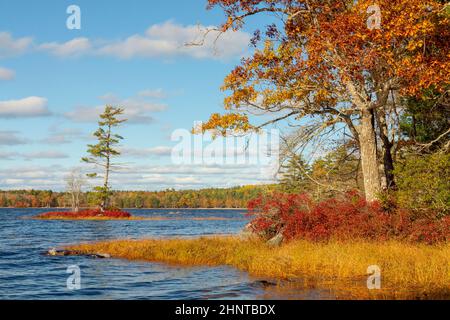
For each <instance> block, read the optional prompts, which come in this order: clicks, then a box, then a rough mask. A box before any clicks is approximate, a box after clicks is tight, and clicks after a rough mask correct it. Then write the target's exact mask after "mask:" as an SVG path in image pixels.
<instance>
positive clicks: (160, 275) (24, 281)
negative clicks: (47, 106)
mask: <svg viewBox="0 0 450 320" xmlns="http://www.w3.org/2000/svg"><path fill="white" fill-rule="evenodd" d="M42 212H45V210H43V209H0V230H1V238H0V299H259V298H263V299H277V298H317V297H320V298H331V297H332V295H331V294H330V293H327V292H324V291H321V290H308V291H307V292H301V291H299V290H298V289H292V290H289V289H287V290H286V289H284V290H282V291H280V290H279V289H277V288H279V287H277V286H272V285H271V284H270V283H268V282H266V281H259V279H254V278H251V277H249V276H248V275H247V274H246V273H243V272H240V271H238V270H235V269H232V268H228V267H215V268H209V267H208V268H207V267H195V268H193V267H192V268H186V267H177V266H168V265H164V264H158V263H148V262H130V261H124V260H117V259H106V260H103V259H90V258H87V257H48V256H44V255H42V252H44V251H46V250H48V249H49V248H52V247H58V246H63V245H67V244H74V243H79V242H90V241H97V240H107V239H116V238H130V239H139V238H150V237H173V236H177V237H186V236H198V235H212V234H231V233H237V232H239V231H240V230H241V229H242V228H243V227H244V225H245V224H246V220H245V219H242V218H243V217H244V216H243V213H244V212H241V211H233V210H177V216H180V215H181V216H183V217H188V218H194V217H195V218H198V217H208V216H214V217H224V218H236V219H235V220H233V219H231V220H230V219H227V220H200V221H199V220H195V221H194V220H161V221H39V220H26V219H24V218H27V217H31V216H33V215H36V214H39V213H42ZM131 212H132V213H133V214H134V215H139V216H145V217H151V216H164V215H167V214H169V213H171V212H172V213H173V210H131ZM70 265H78V266H79V267H80V269H81V287H82V289H81V290H78V291H70V290H68V289H67V287H66V281H67V278H68V277H69V276H70V274H67V273H66V271H67V267H68V266H70Z"/></svg>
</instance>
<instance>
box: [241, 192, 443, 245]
mask: <svg viewBox="0 0 450 320" xmlns="http://www.w3.org/2000/svg"><path fill="white" fill-rule="evenodd" d="M248 211H249V214H250V215H253V216H255V218H254V220H253V221H252V223H251V228H252V230H253V231H254V232H256V233H257V234H258V235H260V236H261V237H263V238H265V239H270V238H272V237H274V236H275V235H277V234H279V233H282V234H283V235H284V237H285V238H286V239H287V240H291V239H307V240H311V241H326V240H330V239H338V240H349V239H355V238H358V239H370V240H387V239H408V240H410V241H418V242H425V243H435V242H440V241H446V240H447V239H448V238H449V234H450V233H449V230H450V229H449V227H450V223H449V219H446V220H442V221H437V220H431V219H430V220H426V221H423V220H416V221H413V220H412V218H411V215H409V213H408V212H406V211H404V210H396V211H394V212H386V211H385V210H384V209H383V208H382V207H381V205H380V204H379V203H367V201H366V200H365V199H364V198H363V197H362V196H360V195H359V194H358V193H356V192H351V193H347V194H346V195H345V196H342V197H339V198H334V199H328V200H324V201H321V202H314V201H313V200H312V199H311V198H310V197H309V196H308V195H306V194H301V195H297V194H283V193H276V194H272V195H270V196H266V197H259V198H257V199H254V200H252V201H250V202H249V205H248Z"/></svg>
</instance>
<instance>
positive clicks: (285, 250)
mask: <svg viewBox="0 0 450 320" xmlns="http://www.w3.org/2000/svg"><path fill="white" fill-rule="evenodd" d="M64 249H66V250H70V251H73V252H79V253H81V254H108V255H109V256H111V257H112V258H116V259H125V260H128V261H146V262H155V263H166V264H168V265H178V266H185V267H190V266H205V267H217V266H229V267H233V268H236V269H238V270H241V271H244V272H247V273H248V274H249V275H250V276H257V277H264V278H266V279H278V280H281V281H288V282H289V283H298V282H301V281H307V282H312V283H313V284H314V285H317V286H319V287H323V288H325V289H329V290H335V291H336V292H338V293H337V294H338V295H339V296H340V297H341V298H342V297H345V296H349V297H353V298H356V299H361V298H363V299H373V298H381V299H386V298H388V299H389V298H396V299H398V298H400V299H421V298H425V299H442V298H445V299H449V298H450V281H449V279H448V272H449V268H450V244H449V243H447V244H442V245H437V246H427V245H420V244H408V243H403V242H398V241H387V242H371V241H367V240H366V241H364V240H360V241H356V240H355V241H349V242H329V243H313V242H308V241H302V240H298V241H293V242H290V243H287V244H284V245H282V246H280V247H271V246H268V245H267V244H266V243H264V242H261V241H259V240H257V239H253V238H243V237H241V236H236V235H234V236H203V237H200V238H199V237H197V238H190V239H184V238H179V237H178V238H167V239H155V238H153V239H141V240H127V239H124V240H120V239H119V240H110V241H102V242H94V243H85V244H78V245H72V246H66V247H65V248H64ZM373 265H377V266H379V267H380V269H381V273H382V284H383V287H382V289H381V290H369V289H368V288H367V279H368V276H369V274H368V272H369V271H368V267H369V266H373ZM411 265H413V266H414V268H411ZM306 288H308V287H306ZM337 297H338V296H337Z"/></svg>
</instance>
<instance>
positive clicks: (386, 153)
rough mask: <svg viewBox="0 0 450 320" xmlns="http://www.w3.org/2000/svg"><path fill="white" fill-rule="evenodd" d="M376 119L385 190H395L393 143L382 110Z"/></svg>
mask: <svg viewBox="0 0 450 320" xmlns="http://www.w3.org/2000/svg"><path fill="white" fill-rule="evenodd" d="M377 119H378V124H379V128H380V138H381V142H382V153H383V172H384V179H385V182H386V183H385V185H384V186H383V187H385V188H386V189H387V190H390V189H395V187H396V186H395V180H394V159H393V157H392V147H393V143H392V142H391V141H390V139H389V134H388V127H387V124H386V113H385V111H384V110H383V109H381V110H379V111H378V112H377Z"/></svg>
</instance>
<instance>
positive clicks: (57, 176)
mask: <svg viewBox="0 0 450 320" xmlns="http://www.w3.org/2000/svg"><path fill="white" fill-rule="evenodd" d="M71 169H72V168H69V167H63V166H61V165H55V166H24V167H10V168H5V167H0V189H31V188H38V189H42V186H43V185H45V188H51V189H53V190H63V189H64V187H65V182H64V177H65V176H67V175H68V173H70V171H71ZM85 169H86V170H87V168H85ZM259 173H260V172H259V169H258V168H257V167H255V166H242V165H239V166H224V167H220V166H202V165H199V166H174V165H165V166H155V165H145V166H144V165H142V166H133V167H128V168H125V169H123V170H121V171H117V172H113V173H112V175H111V183H112V186H113V188H115V189H120V190H147V191H152V190H164V189H167V188H175V189H199V188H206V187H212V186H214V187H215V188H221V187H231V186H238V185H247V184H261V183H272V182H273V181H271V180H268V179H264V178H262V177H261V176H260V174H259ZM89 183H90V184H91V186H92V185H95V182H94V181H90V182H89Z"/></svg>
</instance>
